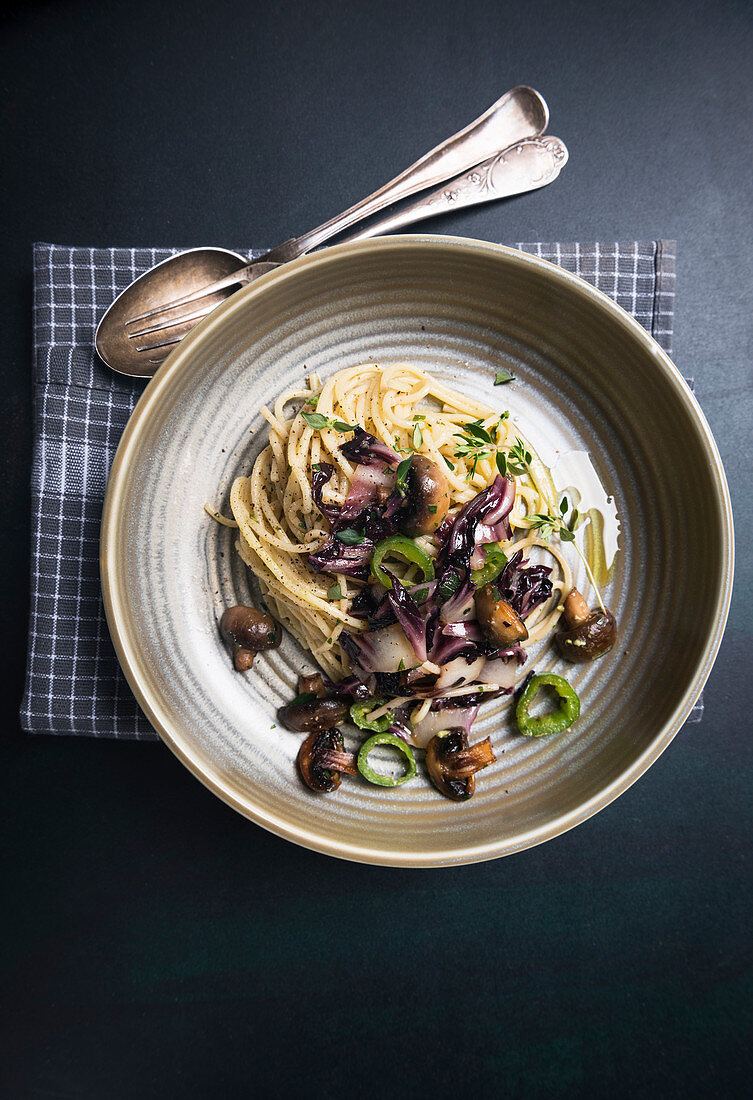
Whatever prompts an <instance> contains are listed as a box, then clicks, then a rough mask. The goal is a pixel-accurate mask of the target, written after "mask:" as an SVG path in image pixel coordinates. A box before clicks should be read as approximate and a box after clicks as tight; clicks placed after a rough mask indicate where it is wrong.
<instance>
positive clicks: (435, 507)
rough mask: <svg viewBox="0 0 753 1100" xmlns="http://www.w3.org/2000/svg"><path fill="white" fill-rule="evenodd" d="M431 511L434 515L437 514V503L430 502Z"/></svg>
mask: <svg viewBox="0 0 753 1100" xmlns="http://www.w3.org/2000/svg"><path fill="white" fill-rule="evenodd" d="M429 511H430V512H431V514H432V515H436V511H437V506H436V504H430V505H429Z"/></svg>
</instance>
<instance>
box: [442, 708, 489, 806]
mask: <svg viewBox="0 0 753 1100" xmlns="http://www.w3.org/2000/svg"><path fill="white" fill-rule="evenodd" d="M495 760H496V757H495V755H494V752H493V751H492V746H491V742H490V741H489V738H488V737H486V738H484V740H483V741H478V742H477V743H476V744H475V745H472V746H471V747H470V748H469V746H468V734H467V733H466V732H465V730H464V729H463V728H462V726H457V727H453V728H452V729H448V730H443V731H442V732H441V733H438V734H436V735H435V736H434V737H432V739H431V741H430V742H429V744H428V745H427V747H426V766H427V768H428V769H429V775H430V776H431V778H432V781H433V783H434V786H435V787H436V788H437V790H438V791H439V793H440V794H443V795H445V797H446V798H451V799H453V801H455V802H464V801H465V800H466V799H468V798H470V797H471V795H472V794H473V792H474V790H475V789H476V780H475V779H474V774H475V772H477V771H480V770H481V769H482V768H485V767H487V765H489V764H493V763H494V761H495Z"/></svg>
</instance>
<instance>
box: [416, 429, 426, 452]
mask: <svg viewBox="0 0 753 1100" xmlns="http://www.w3.org/2000/svg"><path fill="white" fill-rule="evenodd" d="M423 441H424V435H423V432H422V431H421V428H420V425H418V424H416V426H415V428H414V429H413V449H414V450H415V451H417V450H418V448H419V447H420V446H421V444H422V443H423Z"/></svg>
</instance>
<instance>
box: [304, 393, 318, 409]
mask: <svg viewBox="0 0 753 1100" xmlns="http://www.w3.org/2000/svg"><path fill="white" fill-rule="evenodd" d="M318 403H319V394H318V393H315V394H314V395H313V397H307V398H306V404H307V405H312V406H313V407H314V408H316V406H317V404H318Z"/></svg>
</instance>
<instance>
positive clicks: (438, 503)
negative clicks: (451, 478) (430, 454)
mask: <svg viewBox="0 0 753 1100" xmlns="http://www.w3.org/2000/svg"><path fill="white" fill-rule="evenodd" d="M406 486H407V493H406V498H405V508H404V510H403V512H402V516H401V519H400V526H401V528H402V530H403V531H404V532H405V534H406V535H410V537H411V538H415V537H416V536H417V535H431V534H433V533H434V531H436V529H437V528H438V527H439V525H440V523H441V522H442V520H443V519H444V518H445V516H446V515H447V512H448V509H449V507H450V488H449V485H448V484H447V478H446V477H445V474H444V470H443V469H442V468H441V467H440V466H438V465H437V463H436V462H432V460H431V459H430V458H426V457H425V456H424V455H418V454H416V455H413V461H412V462H411V464H410V467H409V469H408V474H407V476H406Z"/></svg>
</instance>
